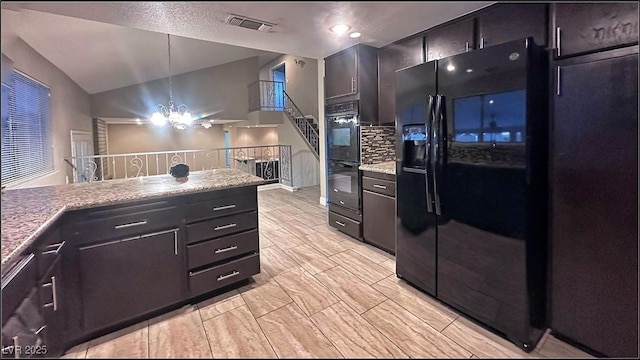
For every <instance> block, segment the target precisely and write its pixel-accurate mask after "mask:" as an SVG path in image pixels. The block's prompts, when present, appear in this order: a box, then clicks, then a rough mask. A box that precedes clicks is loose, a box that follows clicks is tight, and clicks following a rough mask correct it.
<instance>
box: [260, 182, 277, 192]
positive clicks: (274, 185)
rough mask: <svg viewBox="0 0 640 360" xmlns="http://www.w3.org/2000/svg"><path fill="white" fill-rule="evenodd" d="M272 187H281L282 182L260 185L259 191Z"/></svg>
mask: <svg viewBox="0 0 640 360" xmlns="http://www.w3.org/2000/svg"><path fill="white" fill-rule="evenodd" d="M271 189H280V184H278V183H273V184H265V185H259V186H258V191H263V190H271Z"/></svg>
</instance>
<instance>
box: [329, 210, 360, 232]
mask: <svg viewBox="0 0 640 360" xmlns="http://www.w3.org/2000/svg"><path fill="white" fill-rule="evenodd" d="M329 225H331V226H333V227H334V228H336V229H338V230H340V231H342V232H343V233H345V234H347V235H349V236H353V237H355V238H358V239H360V238H362V230H361V226H360V222H358V221H354V220H351V219H349V218H348V217H345V216H342V215H339V214H336V213H334V212H332V211H329Z"/></svg>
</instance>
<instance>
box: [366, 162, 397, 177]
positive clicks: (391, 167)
mask: <svg viewBox="0 0 640 360" xmlns="http://www.w3.org/2000/svg"><path fill="white" fill-rule="evenodd" d="M359 169H360V170H363V171H375V172H379V173H384V174H391V175H395V174H396V162H395V161H385V162H381V163H377V164H367V165H360V167H359Z"/></svg>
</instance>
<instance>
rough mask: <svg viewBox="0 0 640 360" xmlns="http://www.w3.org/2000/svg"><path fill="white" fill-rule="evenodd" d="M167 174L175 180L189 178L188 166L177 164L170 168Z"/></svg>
mask: <svg viewBox="0 0 640 360" xmlns="http://www.w3.org/2000/svg"><path fill="white" fill-rule="evenodd" d="M169 174H171V176H173V177H175V178H181V177H185V176H189V165H187V164H177V165H174V166H172V167H171V169H170V170H169Z"/></svg>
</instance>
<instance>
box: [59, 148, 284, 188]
mask: <svg viewBox="0 0 640 360" xmlns="http://www.w3.org/2000/svg"><path fill="white" fill-rule="evenodd" d="M64 160H65V162H66V163H67V164H69V165H70V166H71V168H72V169H73V179H72V181H73V182H74V183H77V182H87V181H106V180H111V179H127V178H135V177H140V176H151V175H161V174H168V173H169V171H170V169H171V167H172V166H174V165H176V164H187V165H188V166H189V170H190V171H196V170H210V169H222V168H233V169H240V170H242V171H244V172H247V173H250V174H252V175H256V176H259V177H261V178H263V179H265V181H266V182H267V183H281V184H285V185H288V186H292V180H293V170H292V168H291V164H292V163H291V145H267V146H249V147H230V148H217V149H207V150H180V151H160V152H143V153H129V154H112V155H91V156H78V157H71V158H66V159H64Z"/></svg>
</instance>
